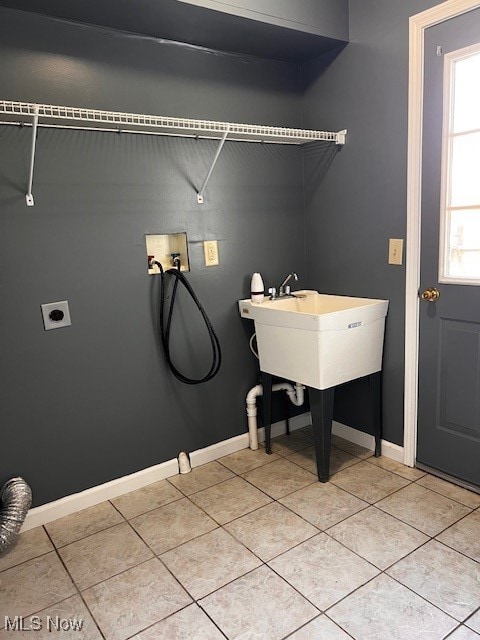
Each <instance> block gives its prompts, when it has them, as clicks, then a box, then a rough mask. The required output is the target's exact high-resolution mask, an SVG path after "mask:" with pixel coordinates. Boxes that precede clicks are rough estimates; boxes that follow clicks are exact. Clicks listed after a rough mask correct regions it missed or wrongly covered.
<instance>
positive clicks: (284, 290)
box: [278, 271, 298, 298]
mask: <svg viewBox="0 0 480 640" xmlns="http://www.w3.org/2000/svg"><path fill="white" fill-rule="evenodd" d="M291 278H293V279H294V280H295V281H298V276H297V274H296V273H295V271H292V272H291V273H289V274H288V276H287V277H286V278H285V280H284V281H283V282H282V284H281V285H280V286H279V287H278V297H279V298H282V297H283V296H287V295H289V294H290V287H289V286H287V282H288V281H289V280H291Z"/></svg>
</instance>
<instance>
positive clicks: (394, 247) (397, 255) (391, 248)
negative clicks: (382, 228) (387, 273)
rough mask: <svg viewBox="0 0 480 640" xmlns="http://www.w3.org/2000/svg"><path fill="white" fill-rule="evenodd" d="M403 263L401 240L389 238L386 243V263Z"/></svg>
mask: <svg viewBox="0 0 480 640" xmlns="http://www.w3.org/2000/svg"><path fill="white" fill-rule="evenodd" d="M402 263H403V240H402V239H400V238H390V241H389V243H388V264H402Z"/></svg>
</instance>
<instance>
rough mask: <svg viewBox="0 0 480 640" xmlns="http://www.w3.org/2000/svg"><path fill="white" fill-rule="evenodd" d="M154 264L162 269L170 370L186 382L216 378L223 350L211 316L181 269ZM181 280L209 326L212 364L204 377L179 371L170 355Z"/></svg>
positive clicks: (164, 337) (162, 324)
mask: <svg viewBox="0 0 480 640" xmlns="http://www.w3.org/2000/svg"><path fill="white" fill-rule="evenodd" d="M153 264H156V265H157V267H158V268H159V270H160V338H161V341H162V346H163V351H164V353H165V359H166V361H167V364H168V366H169V368H170V371H171V372H172V373H173V375H174V376H175V377H176V378H177V380H180V382H183V383H184V384H202V383H203V382H208V381H209V380H211V379H212V378H214V377H215V376H216V375H217V373H218V371H219V369H220V365H221V364H222V351H221V349H220V342H219V340H218V337H217V334H216V333H215V329H214V328H213V326H212V323H211V322H210V319H209V317H208V316H207V314H206V312H205V309H204V308H203V307H202V305H201V303H200V301H199V299H198V298H197V295H196V294H195V291H194V290H193V289H192V286H191V284H190V283H189V282H188V280H187V279H186V277H185V276H184V275H183V273H182V272H181V271H180V269H168V270H167V271H164V269H163V267H162V265H161V264H160V262H157V261H156V260H155V261H153ZM167 273H168V275H170V276H171V277H172V278H175V282H174V285H173V290H172V297H171V300H170V305H169V306H168V309H167V303H166V299H165V290H166V286H167V285H166V274H167ZM179 282H181V283H182V284H183V286H184V287H185V289H186V290H187V291H188V293H189V295H190V297H191V298H192V300H193V301H194V302H195V304H196V306H197V308H198V310H199V311H200V313H201V314H202V317H203V320H204V322H205V325H206V327H207V331H208V335H209V338H210V343H211V346H212V364H211V366H210V369H209V370H208V372H207V373H206V374H205V375H204V376H203V378H189V377H188V376H186V375H184V374H183V373H182V372H181V371H179V370H178V369H177V368H176V366H175V365H174V364H173V362H172V358H171V355H170V330H171V326H172V316H173V309H174V307H175V300H176V296H177V289H178V283H179ZM166 312H167V320H166V321H165V313H166Z"/></svg>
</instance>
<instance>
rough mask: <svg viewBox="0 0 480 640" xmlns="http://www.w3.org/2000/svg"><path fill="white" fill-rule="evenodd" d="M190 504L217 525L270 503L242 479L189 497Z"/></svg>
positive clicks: (268, 499)
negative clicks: (193, 504)
mask: <svg viewBox="0 0 480 640" xmlns="http://www.w3.org/2000/svg"><path fill="white" fill-rule="evenodd" d="M190 499H191V500H192V502H194V503H195V504H196V505H198V506H199V507H200V508H201V509H203V510H204V511H206V512H207V513H208V515H209V516H211V517H212V518H214V520H216V521H217V522H218V523H219V524H225V523H227V522H230V521H231V520H234V519H235V518H239V517H240V516H244V515H245V514H246V513H250V511H254V510H255V509H258V508H259V507H263V505H265V504H268V503H269V502H271V498H269V497H268V496H267V495H265V494H264V493H262V492H261V491H259V490H258V489H256V488H255V487H252V485H251V484H249V483H248V482H246V481H245V480H243V478H232V479H231V480H227V481H226V482H221V483H220V484H216V485H215V486H213V487H210V488H209V489H204V490H203V491H200V492H199V493H194V494H193V495H192V496H190Z"/></svg>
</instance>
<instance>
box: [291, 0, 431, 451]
mask: <svg viewBox="0 0 480 640" xmlns="http://www.w3.org/2000/svg"><path fill="white" fill-rule="evenodd" d="M435 4H438V3H437V2H436V0H404V1H402V2H397V1H396V0H388V1H386V0H350V44H349V45H348V47H346V48H345V49H344V50H343V51H342V52H341V53H340V54H339V55H338V57H336V59H335V60H333V62H332V58H333V56H332V55H331V54H327V55H325V56H324V57H323V58H319V59H317V60H315V61H313V62H311V63H309V64H307V65H305V67H304V82H305V85H304V96H303V116H304V126H305V127H312V128H313V127H319V126H322V127H326V128H327V129H342V128H348V137H347V145H346V146H345V147H344V148H343V149H342V150H341V152H340V153H337V154H336V155H335V156H333V155H332V154H331V153H326V154H325V157H324V158H323V160H322V162H319V161H318V159H317V158H312V157H311V154H309V153H308V152H307V153H306V154H305V175H306V178H305V179H306V184H305V193H306V230H307V273H308V282H309V286H311V287H314V288H319V289H320V290H322V291H325V292H329V293H341V294H348V295H358V296H368V297H377V298H387V299H389V300H390V308H389V313H388V319H387V333H386V342H385V359H384V437H385V439H387V440H390V441H392V442H396V443H397V444H400V445H402V444H403V376H404V352H403V351H404V313H405V267H404V266H401V267H399V266H392V265H388V264H387V259H388V238H405V234H406V164H407V89H408V18H409V16H410V15H414V14H416V13H419V12H420V11H423V10H425V9H428V8H429V7H431V6H433V5H435ZM327 168H328V171H327V170H326V169H327ZM365 392H366V388H365V385H363V384H361V383H353V384H350V385H347V387H346V388H345V389H344V390H343V391H342V392H340V393H339V402H338V403H337V410H336V413H337V416H336V417H337V419H338V420H340V421H342V422H344V423H346V424H350V425H351V426H356V427H359V428H364V425H365V424H366V423H367V420H366V416H367V415H368V407H367V404H366V393H365Z"/></svg>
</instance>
